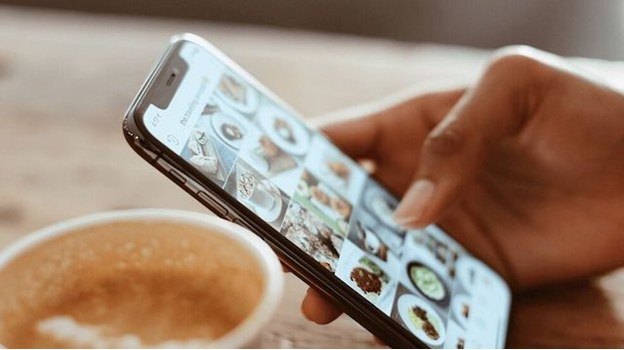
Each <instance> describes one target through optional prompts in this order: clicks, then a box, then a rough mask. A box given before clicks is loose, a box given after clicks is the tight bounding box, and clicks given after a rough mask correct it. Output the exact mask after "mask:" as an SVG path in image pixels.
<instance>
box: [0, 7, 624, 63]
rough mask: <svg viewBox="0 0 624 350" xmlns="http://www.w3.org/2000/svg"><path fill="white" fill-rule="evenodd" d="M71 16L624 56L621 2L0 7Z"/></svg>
mask: <svg viewBox="0 0 624 350" xmlns="http://www.w3.org/2000/svg"><path fill="white" fill-rule="evenodd" d="M0 3H7V4H15V5H20V6H39V7H49V8H58V9H64V10H71V11H87V12H102V13H115V14H124V15H139V16H158V17H175V18H191V19H198V20H210V21H218V22H234V23H244V24H255V25H262V26H273V27H284V28H294V29H304V30H312V31H324V32H337V33H344V34H353V35H357V36H373V37H383V38H390V39H396V40H401V41H410V42H411V41H415V42H435V43H443V44H456V45H467V46H475V47H480V48H495V47H499V46H503V45H509V44H527V45H532V46H536V47H539V48H542V49H544V50H548V51H552V52H555V53H558V54H560V55H566V56H570V55H572V56H586V57H595V58H604V59H622V58H623V57H624V41H623V40H622V38H623V34H624V24H623V23H624V21H622V19H623V17H624V1H621V0H591V1H588V0H523V1H513V0H464V1H449V0H383V1H379V0H349V1H336V0H299V1H293V0H263V1H253V0H252V1H249V0H186V1H180V0H163V1H150V0H134V1H124V0H83V1H72V0H0Z"/></svg>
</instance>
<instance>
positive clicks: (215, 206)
mask: <svg viewBox="0 0 624 350" xmlns="http://www.w3.org/2000/svg"><path fill="white" fill-rule="evenodd" d="M197 197H198V198H199V200H201V201H202V203H204V204H205V205H206V206H207V207H208V209H210V210H212V212H214V213H215V214H217V215H218V216H220V217H222V218H227V216H228V211H227V209H225V207H223V206H222V205H221V204H219V203H218V202H217V201H215V200H214V199H212V198H211V197H210V195H209V194H208V193H206V192H204V191H198V192H197ZM228 220H229V219H228Z"/></svg>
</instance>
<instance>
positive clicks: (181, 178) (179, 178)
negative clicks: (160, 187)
mask: <svg viewBox="0 0 624 350" xmlns="http://www.w3.org/2000/svg"><path fill="white" fill-rule="evenodd" d="M169 174H170V175H171V177H172V179H173V181H175V182H176V183H178V184H180V185H184V184H185V183H186V177H185V176H184V175H182V174H180V173H179V172H178V171H177V170H175V169H171V170H169Z"/></svg>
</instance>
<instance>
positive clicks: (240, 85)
mask: <svg viewBox="0 0 624 350" xmlns="http://www.w3.org/2000/svg"><path fill="white" fill-rule="evenodd" d="M216 95H217V96H218V98H220V99H221V100H223V101H224V102H225V103H226V104H228V105H229V106H230V107H232V108H233V109H235V110H237V111H238V112H240V113H244V114H251V113H253V112H255V111H256V109H257V108H258V101H259V95H258V92H257V91H256V90H255V89H253V88H252V87H251V86H249V85H247V84H246V83H245V82H243V81H242V80H241V79H239V78H237V77H236V76H235V75H234V74H232V73H231V72H226V73H224V74H223V75H222V76H221V79H220V80H219V83H218V84H217V89H216Z"/></svg>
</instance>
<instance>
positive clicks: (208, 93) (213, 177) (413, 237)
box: [123, 34, 511, 348]
mask: <svg viewBox="0 0 624 350" xmlns="http://www.w3.org/2000/svg"><path fill="white" fill-rule="evenodd" d="M123 130H124V135H125V137H126V140H127V141H128V143H129V144H130V146H131V147H132V148H133V149H134V150H135V151H136V152H137V153H138V154H139V155H140V156H141V157H143V158H144V159H145V160H146V161H147V162H149V163H150V164H152V165H153V166H154V167H156V168H157V169H158V170H159V171H161V172H162V173H163V174H164V175H166V176H167V177H168V178H170V179H171V180H172V181H173V182H175V183H176V184H178V185H179V186H180V187H181V188H182V189H184V190H185V191H186V192H188V193H189V194H190V195H192V196H193V197H195V198H196V199H197V200H198V201H200V202H201V203H203V204H204V205H205V206H206V207H207V208H208V209H210V210H211V211H213V212H214V213H215V214H217V215H218V216H220V217H222V218H224V219H226V220H229V221H232V222H234V223H237V224H239V225H242V226H244V227H246V228H247V229H249V230H251V231H252V232H254V233H255V234H257V235H258V236H260V237H261V238H262V239H263V240H264V241H265V242H267V243H268V244H269V245H270V246H271V247H272V248H273V249H274V250H275V252H276V253H277V255H278V256H279V257H280V259H281V260H282V262H283V263H284V264H285V265H287V266H288V267H289V268H290V269H291V270H292V271H293V273H294V274H296V275H297V276H298V277H299V278H301V279H302V280H303V281H304V282H306V283H307V284H309V285H310V286H312V287H314V288H316V289H317V290H318V291H320V292H321V293H322V294H323V295H325V296H326V297H327V298H330V299H331V300H333V301H334V302H335V303H336V304H338V305H340V306H341V307H342V308H343V309H344V311H345V312H346V313H347V314H348V315H350V316H351V317H352V318H353V319H355V320H356V321H357V322H358V323H360V324H361V325H362V326H364V327H365V328H366V329H368V330H369V331H370V332H372V333H373V334H374V335H376V336H377V337H379V338H380V339H382V340H383V341H384V342H385V343H386V344H388V345H389V346H392V347H397V348H406V347H407V348H464V347H467V348H481V347H485V348H496V347H503V346H504V344H505V337H506V333H507V323H508V318H509V311H510V305H511V294H510V291H509V288H508V286H507V284H506V283H505V281H504V280H503V279H502V278H501V277H500V276H499V275H498V274H497V273H496V272H494V271H493V270H492V269H491V268H489V267H488V266H487V265H485V264H484V263H483V262H481V261H479V260H478V259H476V258H475V257H473V256H471V254H470V253H469V252H468V251H466V250H465V249H464V248H463V247H462V246H461V245H459V244H458V243H457V242H456V241H454V240H453V239H452V238H451V237H450V236H449V235H447V234H446V233H445V232H443V231H442V230H441V229H440V228H438V227H436V226H433V225H432V226H429V227H427V228H425V229H423V230H409V231H408V230H404V229H403V228H402V227H400V226H399V225H397V224H396V223H395V222H394V221H393V212H394V209H395V208H396V206H397V204H398V200H397V198H396V197H395V196H393V195H392V194H391V193H390V192H389V191H388V190H386V189H385V188H384V187H383V186H382V185H381V184H379V183H378V182H376V181H375V180H374V179H373V178H371V177H370V176H369V174H368V173H367V172H366V171H365V170H364V169H363V168H361V167H360V166H359V165H358V164H357V163H356V162H355V161H353V160H352V159H350V158H349V157H347V156H346V155H345V154H343V153H342V152H341V151H340V150H339V149H338V148H337V147H335V146H334V145H333V144H332V143H331V141H330V140H329V139H328V138H327V137H325V136H324V135H323V134H322V133H321V132H320V131H318V130H313V129H311V128H309V127H307V126H306V124H305V122H304V121H303V120H302V119H301V118H300V115H299V113H297V112H296V111H295V110H293V109H292V108H291V107H290V106H288V105H287V104H286V103H285V102H283V101H282V100H281V99H279V98H278V97H277V96H276V95H275V94H273V93H272V92H271V91H269V90H268V89H267V88H266V87H264V86H263V85H262V84H261V83H260V82H258V81H257V80H256V79H254V78H253V77H252V76H251V75H250V74H249V73H247V72H246V71H244V70H243V69H242V68H241V67H239V66H238V65H237V64H236V63H234V62H233V61H232V60H230V59H229V58H228V57H226V56H225V55H224V54H223V53H221V52H220V51H219V50H218V49H216V48H215V47H214V46H212V45H211V44H209V43H208V42H206V41H205V40H203V39H201V38H199V37H197V36H194V35H192V34H182V35H178V36H175V37H174V38H173V39H172V41H171V44H170V45H169V47H168V49H167V50H166V52H165V54H164V56H163V57H162V58H161V60H160V61H159V63H158V64H157V65H156V67H155V68H154V69H153V71H152V73H151V74H150V75H149V77H148V79H147V81H146V82H145V84H144V85H143V87H142V88H141V90H140V92H139V94H138V95H137V97H136V98H135V99H134V101H133V102H132V105H131V106H130V108H129V110H128V112H127V114H126V116H125V119H124V123H123Z"/></svg>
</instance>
